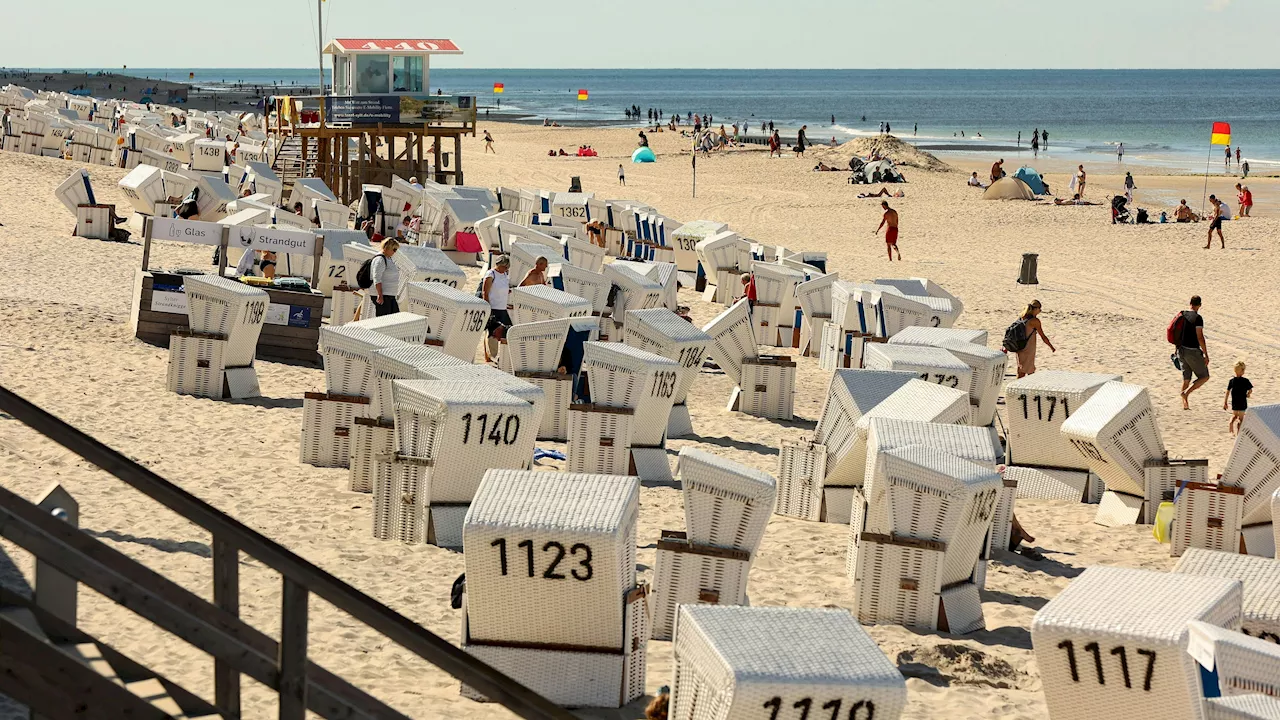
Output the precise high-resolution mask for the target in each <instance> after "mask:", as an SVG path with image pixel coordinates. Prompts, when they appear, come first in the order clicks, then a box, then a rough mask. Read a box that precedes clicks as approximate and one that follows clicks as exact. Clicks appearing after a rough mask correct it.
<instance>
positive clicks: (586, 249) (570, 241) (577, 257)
mask: <svg viewBox="0 0 1280 720" xmlns="http://www.w3.org/2000/svg"><path fill="white" fill-rule="evenodd" d="M560 243H561V244H562V245H563V246H564V258H565V259H566V261H567V262H568V264H570V265H573V266H574V267H578V268H582V269H583V270H586V271H588V272H593V273H598V272H600V270H601V269H602V268H603V267H604V256H605V249H604V248H602V247H600V246H599V245H596V244H595V243H591V242H587V241H585V240H578V239H577V238H571V237H564V238H561V240H560Z"/></svg>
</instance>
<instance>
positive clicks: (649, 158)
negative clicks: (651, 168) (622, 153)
mask: <svg viewBox="0 0 1280 720" xmlns="http://www.w3.org/2000/svg"><path fill="white" fill-rule="evenodd" d="M657 160H658V158H657V156H655V155H654V154H653V151H652V150H650V149H649V148H648V147H639V148H636V151H635V152H633V153H631V162H633V163H651V162H656V161H657Z"/></svg>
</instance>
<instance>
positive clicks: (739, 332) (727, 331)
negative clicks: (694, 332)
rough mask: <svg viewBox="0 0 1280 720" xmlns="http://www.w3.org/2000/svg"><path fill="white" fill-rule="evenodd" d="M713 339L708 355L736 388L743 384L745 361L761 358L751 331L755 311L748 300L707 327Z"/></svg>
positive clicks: (720, 315)
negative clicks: (749, 305) (743, 364)
mask: <svg viewBox="0 0 1280 720" xmlns="http://www.w3.org/2000/svg"><path fill="white" fill-rule="evenodd" d="M702 331H703V332H705V333H706V334H707V335H709V336H710V337H711V342H712V346H711V347H710V348H709V349H708V350H707V354H708V355H710V356H711V359H712V360H715V362H716V364H717V365H719V366H720V369H721V370H724V374H725V375H728V376H729V379H730V380H733V382H734V383H735V384H741V382H742V361H743V360H744V359H753V360H754V359H755V358H758V357H760V353H759V352H758V351H757V349H756V340H755V335H754V333H752V331H751V311H750V309H749V307H748V304H747V301H746V300H739V301H738V302H736V303H734V304H733V305H732V306H730V307H729V308H728V309H727V310H725V311H724V312H722V313H720V314H719V315H717V316H716V317H715V318H714V319H713V320H712V321H711V322H709V323H707V324H706V325H705V326H703V328H702Z"/></svg>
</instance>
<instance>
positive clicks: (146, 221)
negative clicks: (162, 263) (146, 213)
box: [142, 217, 152, 272]
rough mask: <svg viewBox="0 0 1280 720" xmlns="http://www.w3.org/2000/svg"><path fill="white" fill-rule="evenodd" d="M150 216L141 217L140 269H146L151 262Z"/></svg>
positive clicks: (144, 270)
mask: <svg viewBox="0 0 1280 720" xmlns="http://www.w3.org/2000/svg"><path fill="white" fill-rule="evenodd" d="M151 222H152V221H151V218H149V217H144V218H142V271H143V272H146V271H147V266H148V264H149V263H150V262H151Z"/></svg>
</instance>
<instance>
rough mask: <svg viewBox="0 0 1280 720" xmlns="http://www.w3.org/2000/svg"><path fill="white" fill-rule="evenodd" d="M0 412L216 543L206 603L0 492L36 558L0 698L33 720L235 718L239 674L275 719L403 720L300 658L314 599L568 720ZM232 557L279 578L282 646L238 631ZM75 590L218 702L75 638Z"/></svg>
mask: <svg viewBox="0 0 1280 720" xmlns="http://www.w3.org/2000/svg"><path fill="white" fill-rule="evenodd" d="M0 412H4V413H8V414H9V415H10V416H12V418H14V419H16V420H18V421H20V422H23V423H25V424H26V425H28V426H29V427H31V428H32V429H33V430H35V431H37V432H39V433H41V434H43V435H45V436H46V437H48V438H50V439H52V440H54V441H55V442H57V443H59V444H61V445H62V446H63V447H65V448H67V449H68V450H71V451H72V452H74V453H76V454H77V455H79V456H80V457H82V458H84V459H85V460H87V461H89V462H90V463H92V464H94V465H96V466H97V467H99V468H101V469H102V470H105V471H106V472H107V473H109V474H111V475H112V476H114V477H115V478H117V479H119V480H121V481H123V482H124V483H126V484H128V485H130V486H131V487H133V488H134V489H136V490H138V491H140V492H142V493H144V494H146V495H147V496H148V497H151V498H152V499H154V500H156V501H157V502H159V503H160V504H162V505H164V506H166V507H167V508H169V509H170V510H172V511H174V512H176V513H177V514H179V515H181V516H182V517H183V518H185V519H187V520H188V521H190V522H192V523H194V524H196V525H198V526H200V527H202V528H204V529H205V530H206V531H208V532H209V533H210V534H211V535H212V538H213V542H212V543H211V544H212V550H213V601H212V602H210V601H208V600H205V599H204V598H203V597H201V596H199V595H197V594H195V593H193V592H191V591H189V590H187V589H186V588H184V587H182V586H181V585H178V584H177V583H175V582H173V581H172V580H169V579H168V578H166V577H164V576H163V575H161V574H159V573H157V572H155V571H154V570H152V569H150V568H149V567H147V566H146V565H143V564H142V563H139V562H138V561H136V560H134V559H132V558H130V557H129V556H127V555H125V554H124V553H121V552H120V551H118V550H116V549H115V548H113V547H111V546H109V545H107V544H105V543H103V542H102V541H100V540H98V539H96V538H94V537H92V536H90V535H89V534H87V533H85V532H82V531H81V530H80V529H79V527H78V517H79V506H78V504H77V503H76V501H75V499H74V498H72V497H71V496H70V495H69V494H68V493H67V492H66V491H65V490H63V489H62V488H61V487H60V486H58V485H56V484H55V485H54V486H53V487H52V488H51V489H50V490H49V492H47V493H46V494H45V497H44V498H43V499H42V500H41V502H40V504H39V505H37V504H34V503H32V502H30V501H28V500H26V499H25V498H22V497H20V496H18V495H16V494H15V493H13V492H11V491H10V490H8V489H6V488H4V487H3V486H0V537H3V538H5V539H6V540H9V541H10V542H12V543H14V544H15V545H17V546H18V547H20V548H22V549H24V550H26V551H27V552H30V553H31V554H32V555H34V556H35V559H36V571H35V592H34V595H33V597H32V598H30V599H28V598H26V597H25V596H23V595H21V594H18V593H15V592H12V591H8V590H4V589H3V588H0V693H3V694H5V695H8V696H9V697H11V698H13V699H14V700H17V701H18V702H21V703H24V704H26V705H27V706H28V707H29V708H31V710H32V713H33V716H34V717H37V718H40V719H41V720H61V719H62V718H102V719H103V720H116V719H119V718H206V717H221V718H226V719H227V720H232V719H238V718H241V717H242V714H241V702H240V683H241V675H248V676H249V677H251V678H253V679H254V680H256V681H258V682H259V683H262V684H263V685H265V686H267V687H268V688H270V689H272V690H273V691H275V692H276V693H277V694H278V695H279V698H280V702H279V715H278V717H279V718H280V720H303V718H304V717H305V716H306V713H307V711H310V712H312V713H314V714H316V715H319V716H320V717H323V718H330V719H332V720H409V719H408V717H407V716H405V715H404V714H402V713H400V712H399V711H397V710H395V709H393V708H391V707H390V706H388V705H386V704H385V703H383V702H382V701H380V700H378V699H377V698H375V697H373V696H372V695H369V694H368V693H366V692H364V691H363V690H361V689H359V688H357V687H355V686H354V685H352V684H351V683H349V682H347V681H346V680H344V679H342V678H341V677H339V676H338V675H336V674H334V673H332V672H330V671H329V670H326V669H325V668H323V667H321V666H319V665H317V664H316V663H314V662H312V661H310V660H309V659H308V658H307V621H308V612H307V606H308V601H309V598H310V596H311V595H312V594H314V595H316V596H318V597H320V598H322V599H323V600H325V601H326V602H328V603H330V604H331V605H334V606H335V607H337V608H338V609H340V610H342V611H344V612H345V613H347V614H348V615H349V616H351V618H353V619H354V620H355V621H357V622H360V623H363V624H364V625H366V626H368V627H369V628H371V629H373V630H376V631H378V632H379V633H381V634H382V635H384V636H386V637H387V638H389V639H390V640H392V641H394V642H395V643H397V644H399V645H401V646H402V647H404V648H405V649H407V650H409V651H410V652H412V653H414V654H416V655H417V656H419V657H421V658H422V659H424V660H426V661H427V662H430V663H432V664H433V665H435V666H436V667H438V668H440V669H441V670H444V671H445V672H447V673H449V674H450V675H453V676H454V677H455V678H458V679H459V680H461V681H462V682H463V683H465V684H466V685H468V686H470V687H473V688H475V689H476V690H477V691H478V692H480V693H482V694H484V695H485V696H486V697H488V698H489V699H490V700H491V701H493V702H496V703H499V704H501V705H503V706H505V707H506V708H507V709H509V710H511V711H512V712H513V713H514V714H515V715H516V716H518V717H522V718H528V719H529V720H573V718H574V716H573V715H572V714H570V713H569V712H568V711H566V710H564V709H562V708H560V707H558V706H556V705H554V704H553V703H551V702H550V701H549V700H547V699H546V698H544V697H542V696H540V695H538V694H536V693H534V692H532V691H531V690H529V689H528V688H526V687H524V686H523V685H520V684H518V683H516V682H515V681H514V680H512V679H510V678H509V677H507V676H506V675H503V674H502V673H501V672H499V671H497V670H495V669H494V668H492V667H491V666H489V665H486V664H485V663H484V662H482V661H480V660H478V659H476V658H475V657H472V656H471V655H468V654H467V653H465V652H463V651H462V650H461V649H460V648H457V647H455V646H454V645H453V644H451V643H449V642H448V641H446V640H445V639H443V638H441V637H439V636H438V635H435V634H434V633H432V632H430V631H428V630H427V629H425V628H423V627H422V626H420V625H417V624H416V623H414V622H413V621H411V620H409V619H408V618H405V617H404V616H402V615H400V614H399V613H397V612H395V611H394V610H391V609H390V608H388V607H387V606H385V605H383V604H382V603H379V602H378V601H376V600H374V599H373V598H371V597H369V596H368V595H365V594H364V593H362V592H360V591H359V590H357V589H355V588H354V587H352V586H350V585H348V584H347V583H345V582H343V581H342V580H339V579H338V578H336V577H334V576H333V575H330V574H329V573H327V572H325V571H324V570H322V569H320V568H319V567H316V566H315V565H313V564H311V563H310V562H308V561H306V560H304V559H302V558H301V557H299V556H297V555H296V554H294V553H293V552H292V551H290V550H288V549H287V548H285V547H283V546H281V545H279V544H278V543H276V542H274V541H272V540H270V539H269V538H267V537H265V536H263V535H262V534H260V533H258V532H257V531H255V530H253V529H251V528H249V527H247V526H245V525H244V524H242V523H240V522H239V521H237V520H235V519H234V518H231V517H229V516H227V515H226V514H224V513H222V512H221V511H219V510H218V509H217V508H214V507H213V506H212V505H209V504H208V503H206V502H205V501H203V500H201V499H199V498H197V497H196V496H194V495H191V494H190V493H188V492H187V491H185V490H183V489H182V488H180V487H178V486H177V485H175V484H173V483H171V482H169V481H168V480H165V479H164V478H162V477H160V476H159V475H156V474H155V473H153V472H151V471H150V470H148V469H147V468H146V467H144V466H142V465H140V464H138V463H136V462H134V461H133V460H130V459H129V458H127V457H125V456H124V455H122V454H120V453H118V452H116V451H115V450H112V449H111V448H109V447H107V446H106V445H103V444H102V443H100V442H98V441H97V440H95V439H93V438H91V437H89V436H88V435H86V434H84V433H83V432H81V431H80V430H78V429H76V428H74V427H72V426H71V425H68V424H66V423H64V422H63V421H61V420H59V419H58V418H56V417H54V416H53V415H50V414H49V413H47V412H45V411H44V410H42V409H40V408H39V407H37V406H35V405H33V404H32V403H30V402H28V401H27V400H25V399H23V398H21V397H19V396H18V395H16V394H15V393H13V392H12V391H10V390H8V389H7V388H5V387H3V386H0ZM240 553H244V554H245V555H247V556H249V557H252V558H254V559H256V560H257V561H258V562H259V563H261V564H263V565H265V566H267V567H269V568H271V569H273V570H275V571H276V572H278V573H279V574H280V575H281V578H282V582H283V593H282V602H281V606H282V609H281V615H282V617H281V625H280V627H281V631H280V640H279V642H277V641H276V640H275V639H274V638H272V637H271V636H269V635H267V634H266V633H264V632H262V631H261V630H258V629H257V628H256V627H254V626H252V625H250V624H248V623H246V622H245V621H244V620H242V619H241V618H240V612H239V607H240V578H239V565H240ZM80 585H84V586H85V587H88V588H90V589H92V590H94V591H96V592H97V593H99V594H101V595H102V596H104V597H106V598H107V599H109V600H111V601H113V602H115V603H117V604H118V605H120V606H122V607H125V608H127V609H129V610H131V611H132V612H133V613H134V614H135V615H136V616H138V617H139V618H141V619H142V620H145V621H149V622H150V623H152V624H153V625H155V626H156V627H158V628H160V629H161V630H163V631H165V632H167V633H169V634H171V635H173V636H175V637H177V638H180V639H181V640H183V641H185V642H187V643H189V644H190V645H192V646H194V647H196V648H198V649H200V650H202V651H204V652H206V653H208V654H209V655H211V656H212V657H213V658H214V698H213V699H212V700H211V701H210V700H208V699H204V698H201V697H200V696H198V695H196V694H195V693H192V692H189V691H187V690H185V689H184V688H182V687H181V686H179V685H177V684H176V683H174V682H172V681H170V680H168V679H166V678H165V677H163V676H162V675H160V674H159V673H157V672H155V671H153V670H151V669H149V668H147V667H145V666H144V665H142V664H141V663H138V662H135V661H133V660H131V659H130V658H128V657H126V656H125V655H124V654H122V653H120V652H117V651H116V650H114V649H113V648H111V647H110V646H108V645H106V644H104V643H102V642H100V641H98V640H97V639H95V638H93V637H91V636H89V635H88V634H86V633H84V632H82V631H80V630H79V629H78V628H77V627H76V615H77V610H76V595H77V592H78V588H79V586H80Z"/></svg>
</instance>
